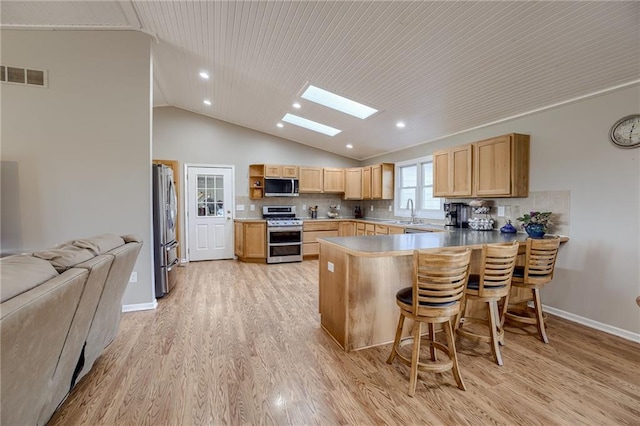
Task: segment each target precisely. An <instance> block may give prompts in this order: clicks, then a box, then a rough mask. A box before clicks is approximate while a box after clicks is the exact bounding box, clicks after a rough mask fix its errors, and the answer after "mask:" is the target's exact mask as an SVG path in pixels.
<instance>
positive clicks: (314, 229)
mask: <svg viewBox="0 0 640 426" xmlns="http://www.w3.org/2000/svg"><path fill="white" fill-rule="evenodd" d="M339 227H340V226H339V222H337V221H334V222H330V221H320V222H309V221H305V222H304V223H303V225H302V256H304V257H310V256H317V255H318V253H319V252H320V245H319V244H318V242H317V239H318V238H326V237H337V236H338V232H339Z"/></svg>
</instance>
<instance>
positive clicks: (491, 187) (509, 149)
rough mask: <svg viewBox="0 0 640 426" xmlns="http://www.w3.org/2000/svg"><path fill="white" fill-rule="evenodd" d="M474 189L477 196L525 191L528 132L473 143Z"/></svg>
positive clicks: (525, 193) (523, 194)
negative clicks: (526, 133) (474, 151)
mask: <svg viewBox="0 0 640 426" xmlns="http://www.w3.org/2000/svg"><path fill="white" fill-rule="evenodd" d="M475 149H476V153H475V158H474V162H473V163H474V174H473V177H474V191H475V195H476V196H478V197H527V196H528V195H529V135H519V134H515V133H513V134H510V135H504V136H499V137H496V138H491V139H487V140H484V141H480V142H476V143H475Z"/></svg>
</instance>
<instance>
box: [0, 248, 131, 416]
mask: <svg viewBox="0 0 640 426" xmlns="http://www.w3.org/2000/svg"><path fill="white" fill-rule="evenodd" d="M141 247H142V242H141V241H140V240H139V239H138V238H136V237H133V236H124V237H119V236H117V235H101V236H97V237H93V238H87V239H81V240H74V241H69V242H67V243H64V244H62V245H60V246H58V247H55V248H53V249H50V250H45V251H41V252H35V253H31V254H24V255H16V256H9V257H6V258H2V259H0V303H1V305H0V345H1V346H0V348H1V351H0V357H1V359H0V382H1V383H0V384H1V389H0V424H3V425H34V424H38V425H42V424H45V423H46V422H47V421H48V420H49V419H50V418H51V416H52V415H53V413H54V412H55V410H56V408H57V407H58V406H59V405H60V404H61V403H62V402H63V401H64V399H65V398H66V396H67V395H68V393H69V392H70V391H71V389H72V388H73V386H74V385H75V383H77V381H78V380H79V379H80V378H81V377H82V376H84V375H85V374H87V373H88V372H89V371H90V370H91V367H92V366H93V363H94V362H95V360H96V359H97V358H98V357H99V356H100V354H101V353H102V351H103V350H104V349H105V348H106V347H107V346H108V345H109V344H110V343H111V342H112V341H113V339H114V338H115V336H116V334H117V332H118V325H119V322H120V313H121V311H122V306H121V300H122V296H123V294H124V291H125V288H126V286H127V283H128V281H129V276H130V275H131V272H132V270H133V267H134V265H135V262H136V259H137V257H138V254H139V252H140V249H141Z"/></svg>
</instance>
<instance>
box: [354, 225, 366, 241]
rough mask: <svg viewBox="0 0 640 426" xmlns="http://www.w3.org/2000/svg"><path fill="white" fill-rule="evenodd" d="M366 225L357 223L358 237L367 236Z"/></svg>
mask: <svg viewBox="0 0 640 426" xmlns="http://www.w3.org/2000/svg"><path fill="white" fill-rule="evenodd" d="M365 233H366V230H365V225H364V223H360V222H357V223H356V236H357V237H359V236H361V235H365Z"/></svg>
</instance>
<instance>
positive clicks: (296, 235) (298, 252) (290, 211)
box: [262, 206, 302, 263]
mask: <svg viewBox="0 0 640 426" xmlns="http://www.w3.org/2000/svg"><path fill="white" fill-rule="evenodd" d="M262 217H263V218H265V219H266V220H267V263H284V262H301V261H302V219H298V218H296V207H295V206H264V207H262Z"/></svg>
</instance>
